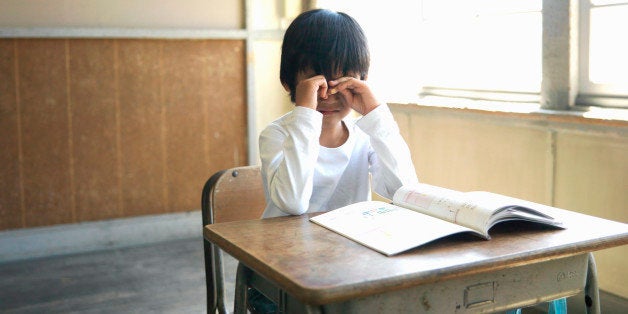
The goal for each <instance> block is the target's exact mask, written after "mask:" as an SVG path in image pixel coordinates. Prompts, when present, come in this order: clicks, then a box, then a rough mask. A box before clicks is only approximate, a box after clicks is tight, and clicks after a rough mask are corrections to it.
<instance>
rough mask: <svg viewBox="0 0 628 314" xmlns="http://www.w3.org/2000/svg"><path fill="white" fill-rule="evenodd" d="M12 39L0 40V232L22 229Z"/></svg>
mask: <svg viewBox="0 0 628 314" xmlns="http://www.w3.org/2000/svg"><path fill="white" fill-rule="evenodd" d="M15 61H16V60H15V40H0V230H3V229H12V228H19V227H22V224H23V222H22V211H21V201H20V174H19V134H18V130H19V125H18V122H19V119H18V113H19V111H18V104H17V98H16V93H15V87H16V86H15V85H16V80H15Z"/></svg>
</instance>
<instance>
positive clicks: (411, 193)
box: [393, 183, 494, 237]
mask: <svg viewBox="0 0 628 314" xmlns="http://www.w3.org/2000/svg"><path fill="white" fill-rule="evenodd" d="M393 202H394V203H395V204H397V205H399V206H403V207H407V208H410V209H413V210H416V211H418V212H421V213H424V214H427V215H431V216H434V217H437V218H440V219H443V220H446V221H449V222H452V223H455V224H460V225H463V226H466V227H468V228H471V229H474V230H476V231H477V232H480V233H482V234H483V235H485V236H487V237H488V230H487V228H488V224H489V221H490V218H491V215H492V213H493V211H494V208H492V207H488V206H485V204H483V203H477V202H475V201H474V199H472V198H469V197H468V196H467V195H466V193H463V192H459V191H454V190H450V189H445V188H441V187H437V186H433V185H428V184H420V183H419V184H416V185H411V186H403V187H401V188H400V189H399V190H397V192H396V193H395V195H394V197H393ZM489 205H490V204H489Z"/></svg>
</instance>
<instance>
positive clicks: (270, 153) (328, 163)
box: [247, 9, 417, 313]
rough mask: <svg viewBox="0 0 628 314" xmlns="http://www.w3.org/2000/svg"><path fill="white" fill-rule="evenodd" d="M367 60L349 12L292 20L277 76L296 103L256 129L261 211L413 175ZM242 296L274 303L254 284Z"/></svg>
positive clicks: (387, 185) (295, 209)
mask: <svg viewBox="0 0 628 314" xmlns="http://www.w3.org/2000/svg"><path fill="white" fill-rule="evenodd" d="M369 65H370V54H369V51H368V46H367V42H366V37H365V35H364V32H363V30H362V28H361V27H360V26H359V25H358V23H357V22H356V21H355V20H354V19H353V18H351V17H350V16H348V15H347V14H344V13H339V12H332V11H329V10H321V9H318V10H312V11H308V12H304V13H302V14H301V15H299V16H298V17H297V18H296V19H295V20H294V21H293V22H292V23H291V24H290V26H289V27H288V29H287V30H286V33H285V35H284V40H283V45H282V51H281V66H280V67H281V68H280V73H279V78H280V81H281V83H282V85H283V86H284V88H285V89H286V91H288V92H290V99H291V100H292V102H293V103H294V104H295V108H294V110H292V111H291V112H289V113H287V114H286V115H284V116H282V117H280V118H279V119H277V120H275V121H273V122H272V123H271V124H270V125H268V126H267V127H266V128H265V129H264V130H263V131H262V133H261V134H260V138H259V145H260V157H261V161H262V166H261V172H262V179H263V184H264V192H265V194H266V209H265V210H264V214H263V216H262V217H264V218H268V217H275V216H285V215H300V214H303V213H312V212H322V211H328V210H332V209H335V208H339V207H342V206H345V205H349V204H352V203H355V202H359V201H365V200H369V199H371V184H370V181H371V180H370V179H371V177H372V182H373V185H374V186H373V188H374V190H375V192H377V193H378V194H380V195H382V196H384V197H387V198H392V195H393V194H394V193H395V191H396V190H397V189H398V188H399V187H401V186H402V185H404V184H410V183H415V182H417V177H416V173H415V170H414V166H413V164H412V160H411V158H410V151H409V149H408V146H407V144H406V143H405V142H404V140H403V138H402V137H401V135H400V134H399V128H398V126H397V123H396V122H395V120H394V119H393V116H392V114H391V113H390V110H389V109H388V106H387V105H386V104H384V103H380V102H379V101H378V100H377V99H376V98H375V95H374V94H373V92H372V91H371V89H370V88H369V87H368V85H367V84H366V82H365V81H364V80H366V78H367V76H368V69H369ZM352 110H355V111H357V112H358V113H359V114H361V115H362V118H361V119H359V120H358V121H357V122H355V121H353V119H352V118H350V117H348V115H349V113H350V112H351V111H352ZM247 299H248V302H247V303H248V306H249V310H250V311H251V312H252V313H274V312H276V311H277V306H276V305H275V304H274V303H273V302H272V301H270V300H269V299H267V298H266V297H264V296H263V295H262V294H261V293H259V292H258V291H256V290H255V289H249V292H248V297H247Z"/></svg>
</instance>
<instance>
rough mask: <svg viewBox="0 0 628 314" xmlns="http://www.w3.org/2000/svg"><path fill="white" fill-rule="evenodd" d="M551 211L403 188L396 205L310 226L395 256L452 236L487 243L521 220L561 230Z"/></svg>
mask: <svg viewBox="0 0 628 314" xmlns="http://www.w3.org/2000/svg"><path fill="white" fill-rule="evenodd" d="M552 211H553V207H550V206H546V205H542V204H537V203H533V202H529V201H524V200H521V199H517V198H512V197H508V196H504V195H500V194H495V193H490V192H484V191H472V192H459V191H454V190H449V189H445V188H441V187H437V186H433V185H428V184H420V183H419V184H415V185H411V186H403V187H401V188H400V189H399V190H397V191H396V192H395V194H394V196H393V199H392V204H389V203H386V202H381V201H365V202H359V203H355V204H351V205H348V206H345V207H341V208H338V209H334V210H331V211H329V212H326V213H323V214H320V215H317V216H314V217H311V218H310V221H312V222H314V223H316V224H319V225H321V226H323V227H325V228H327V229H330V230H332V231H334V232H336V233H339V234H341V235H343V236H345V237H347V238H349V239H351V240H354V241H356V242H358V243H360V244H362V245H365V246H367V247H370V248H371V249H373V250H375V251H378V252H380V253H383V254H385V255H388V256H391V255H394V254H398V253H401V252H404V251H407V250H409V249H412V248H415V247H418V246H421V245H423V244H426V243H428V242H432V241H434V240H437V239H440V238H443V237H446V236H448V235H452V234H457V233H462V232H470V233H473V234H476V235H478V236H480V237H482V238H484V239H486V240H489V239H490V235H489V233H488V232H489V229H491V227H492V226H494V225H495V224H497V223H500V222H504V221H510V220H523V221H531V222H535V223H540V224H544V225H549V226H553V227H557V228H563V227H562V223H561V222H560V221H559V220H557V219H555V218H553V217H551V216H550V214H551V213H552Z"/></svg>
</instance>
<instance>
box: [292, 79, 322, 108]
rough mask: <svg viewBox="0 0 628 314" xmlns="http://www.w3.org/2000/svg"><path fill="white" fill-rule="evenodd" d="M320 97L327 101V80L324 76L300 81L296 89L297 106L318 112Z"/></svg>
mask: <svg viewBox="0 0 628 314" xmlns="http://www.w3.org/2000/svg"><path fill="white" fill-rule="evenodd" d="M319 96H320V97H321V98H322V99H327V80H325V77H324V76H322V75H316V76H313V77H310V78H307V79H304V80H302V81H299V83H298V84H297V88H296V95H295V104H296V105H297V106H302V107H307V108H311V109H314V110H316V106H317V105H318V97H319Z"/></svg>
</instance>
